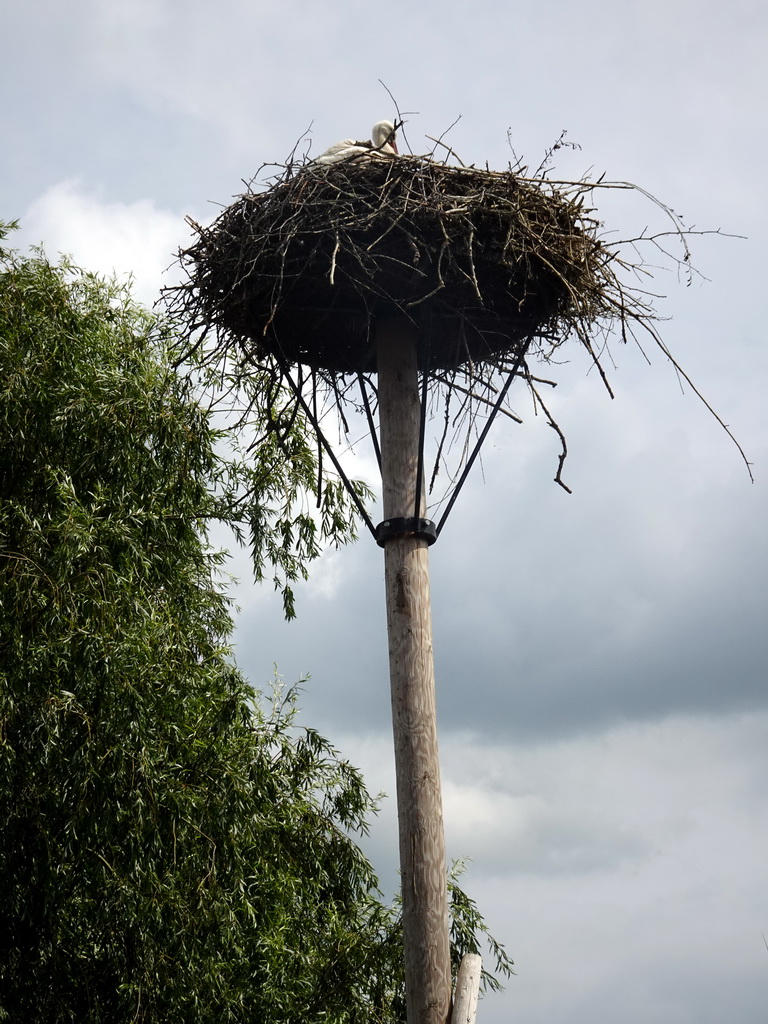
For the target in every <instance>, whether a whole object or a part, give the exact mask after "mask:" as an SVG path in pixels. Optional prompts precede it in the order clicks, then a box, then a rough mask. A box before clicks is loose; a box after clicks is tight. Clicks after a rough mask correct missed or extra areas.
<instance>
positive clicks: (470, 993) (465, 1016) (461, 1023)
mask: <svg viewBox="0 0 768 1024" xmlns="http://www.w3.org/2000/svg"><path fill="white" fill-rule="evenodd" d="M482 971H483V961H482V958H481V957H480V956H479V955H478V954H477V953H466V954H465V955H464V956H463V957H462V960H461V964H460V966H459V973H458V975H457V977H456V992H455V994H454V997H453V1012H452V1013H451V1024H475V1020H476V1019H477V1000H478V996H479V995H480V976H481V974H482Z"/></svg>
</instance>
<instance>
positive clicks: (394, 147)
mask: <svg viewBox="0 0 768 1024" xmlns="http://www.w3.org/2000/svg"><path fill="white" fill-rule="evenodd" d="M389 144H390V146H391V147H392V149H394V151H395V152H396V153H399V152H400V151H399V150H398V148H397V142H395V133H394V132H392V135H391V136H390V139H389Z"/></svg>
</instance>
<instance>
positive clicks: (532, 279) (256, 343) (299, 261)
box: [168, 156, 751, 489]
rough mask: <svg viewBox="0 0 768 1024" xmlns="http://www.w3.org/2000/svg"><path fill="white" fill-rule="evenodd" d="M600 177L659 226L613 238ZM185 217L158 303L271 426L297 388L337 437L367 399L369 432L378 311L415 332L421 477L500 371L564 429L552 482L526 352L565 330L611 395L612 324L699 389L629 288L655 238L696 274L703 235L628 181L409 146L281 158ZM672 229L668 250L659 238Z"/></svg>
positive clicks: (543, 349)
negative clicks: (431, 428)
mask: <svg viewBox="0 0 768 1024" xmlns="http://www.w3.org/2000/svg"><path fill="white" fill-rule="evenodd" d="M262 170H263V169H262ZM609 188H622V189H636V190H637V191H638V192H640V193H641V194H643V195H644V196H645V197H646V198H648V199H650V200H651V201H652V202H653V203H655V204H656V206H657V207H658V208H659V209H660V210H661V212H662V213H663V215H664V216H666V217H667V218H668V219H669V221H668V223H669V230H661V231H658V232H657V233H655V234H654V233H652V234H647V233H646V232H643V233H642V234H641V235H640V236H639V237H635V238H627V239H623V240H621V241H615V240H614V241H612V242H610V243H609V242H606V241H605V239H604V237H603V235H602V229H601V224H600V222H599V221H598V220H597V218H596V217H594V216H593V214H594V210H593V209H592V208H591V206H590V205H588V204H589V203H590V202H591V201H592V197H593V195H594V192H595V190H596V189H609ZM189 222H190V224H191V225H192V226H193V228H194V229H195V232H196V234H197V239H196V241H195V242H194V244H193V245H192V246H191V247H190V248H188V249H186V250H184V251H182V252H181V254H180V261H181V264H182V267H183V268H184V270H185V272H186V280H185V281H183V282H182V283H181V284H179V285H177V286H175V287H173V288H171V289H169V290H168V291H169V293H170V295H169V296H168V306H169V309H170V311H171V312H172V313H174V314H176V315H178V316H180V317H181V319H182V320H183V321H184V324H185V327H184V329H183V335H184V340H183V342H182V344H183V352H182V353H181V356H180V359H185V358H188V357H190V356H192V355H193V354H194V353H195V352H197V351H198V350H200V351H202V353H203V355H202V361H203V363H204V365H206V366H208V367H209V368H211V367H216V366H218V367H220V368H222V369H221V372H222V374H224V375H225V376H226V374H227V373H230V372H234V375H235V377H236V378H237V380H238V381H239V382H240V383H239V384H237V385H236V386H237V387H240V386H241V384H242V382H243V381H244V380H250V382H251V383H250V386H249V394H250V397H249V398H248V403H249V407H250V410H251V412H254V413H255V414H256V418H257V420H259V419H260V420H261V421H262V422H263V423H264V424H265V425H266V429H267V430H270V429H278V430H281V429H282V428H281V427H280V424H281V423H285V422H288V423H291V422H293V419H294V417H295V416H296V414H297V412H298V411H299V409H300V407H301V408H303V410H304V412H305V413H306V412H308V409H309V407H308V406H307V405H306V402H305V399H304V397H303V396H305V395H306V393H307V391H309V392H310V393H311V396H312V398H311V404H312V412H311V419H312V421H313V422H314V423H316V424H317V423H318V421H319V418H322V416H323V415H324V413H323V411H322V409H321V406H322V407H323V409H325V410H326V411H327V410H328V409H329V408H330V407H335V409H336V412H337V413H338V415H339V418H340V422H341V425H342V429H343V431H344V433H348V425H347V422H346V419H345V413H344V408H345V406H346V407H350V408H353V409H356V410H360V409H361V402H362V405H363V406H364V407H365V409H366V411H367V413H368V418H369V422H370V424H371V429H373V422H372V418H371V410H370V408H369V404H368V397H367V391H368V390H369V389H370V391H371V392H372V394H373V395H374V399H375V394H376V387H375V382H374V380H373V379H372V376H373V374H375V370H376V355H375V351H376V350H375V323H376V320H377V319H379V318H381V317H389V316H405V317H408V318H410V319H411V320H412V321H413V322H414V323H415V324H416V325H417V327H418V328H419V332H418V337H419V339H420V341H419V347H420V350H419V360H420V367H421V369H422V370H423V371H425V372H426V374H427V378H428V381H427V383H428V384H429V394H430V399H431V408H432V412H433V413H434V412H435V411H437V410H438V409H440V408H442V416H441V419H442V422H443V426H442V431H441V434H440V436H439V438H438V439H437V441H436V454H435V457H434V468H433V474H432V482H434V479H435V476H436V474H437V472H438V469H439V467H440V465H441V463H442V461H443V456H444V450H445V448H446V446H448V447H449V446H450V444H451V443H452V442H453V441H457V440H459V441H461V437H462V435H463V441H461V449H462V458H464V457H465V456H466V452H467V450H468V445H469V442H470V437H471V435H472V434H473V433H474V432H475V424H476V420H477V419H478V418H482V417H483V415H484V414H488V411H489V410H490V409H491V408H493V409H494V410H495V409H496V408H497V407H499V406H498V402H497V396H499V395H501V398H503V396H504V394H505V393H506V387H507V386H508V385H504V387H503V388H502V384H503V382H504V381H505V380H507V381H509V380H511V379H512V378H513V377H515V376H520V377H523V378H524V380H525V381H526V383H527V385H528V388H529V390H530V391H531V394H532V397H533V400H534V405H535V406H536V407H537V408H539V409H541V410H542V411H543V412H544V414H545V415H546V417H547V419H548V422H549V423H550V425H551V426H552V427H553V428H554V429H555V431H556V432H557V434H558V436H559V437H560V441H561V454H560V459H559V463H558V469H557V474H556V477H555V479H556V481H557V482H558V483H560V484H562V486H565V484H563V482H562V480H561V477H560V474H561V470H562V466H563V460H564V459H565V456H566V451H567V449H566V444H565V437H564V435H563V433H562V431H561V430H560V428H559V426H558V424H557V422H556V421H555V420H554V419H553V417H552V416H551V415H550V412H549V410H548V409H547V406H546V405H545V403H544V402H543V400H542V397H541V391H540V388H541V385H547V386H553V385H554V383H555V382H554V381H550V380H541V379H539V378H536V377H535V376H534V375H533V374H532V372H531V369H530V359H531V356H535V357H538V358H540V359H544V360H545V361H546V360H549V359H550V357H551V356H552V353H553V352H554V351H555V350H556V349H557V348H558V347H559V346H560V345H562V344H563V343H564V342H565V341H567V340H568V339H569V338H575V339H577V340H578V342H580V343H581V345H582V346H583V347H584V348H585V349H586V350H587V352H588V353H589V356H590V358H591V360H592V361H593V362H594V364H595V365H596V367H597V369H598V371H599V372H600V375H601V377H602V379H603V381H604V383H605V384H606V387H608V390H609V391H610V387H609V385H608V381H607V378H606V376H605V374H604V372H603V368H602V366H601V363H600V353H601V351H602V350H603V346H604V344H606V342H607V339H608V337H609V336H610V335H611V334H612V333H613V332H614V331H616V332H617V333H618V335H619V337H620V338H621V340H623V341H626V340H627V339H628V338H629V337H632V338H634V339H635V340H637V333H636V332H637V331H638V330H639V331H640V332H645V333H646V334H647V336H650V338H651V339H652V341H653V343H654V344H655V345H656V346H657V347H658V348H659V349H660V350H661V351H662V352H663V354H664V355H665V357H667V358H668V359H669V360H670V361H671V362H672V364H673V366H674V367H675V369H676V371H677V372H678V374H679V375H680V376H681V378H682V379H684V380H686V381H688V383H689V384H690V385H691V387H692V388H693V390H694V391H695V392H696V394H697V395H699V397H700V398H702V396H701V395H700V393H699V392H698V391H697V389H696V388H695V386H694V385H693V384H692V382H691V381H690V378H689V377H688V376H687V374H685V372H684V371H683V370H682V368H681V367H680V366H679V364H678V363H677V362H676V361H675V359H674V358H673V357H672V355H671V353H670V352H669V351H668V349H667V348H666V346H665V344H664V342H663V340H662V339H661V337H660V335H659V334H658V332H657V330H656V327H655V320H656V313H655V310H654V308H653V305H652V298H653V296H651V295H650V294H649V293H648V292H647V291H645V290H643V289H642V288H641V287H640V286H639V283H638V282H640V281H643V280H647V278H648V277H650V276H652V268H650V266H649V264H647V263H646V262H645V261H644V259H643V258H642V255H641V254H640V251H641V249H642V248H643V247H647V246H648V245H651V246H652V247H654V249H655V251H656V253H657V254H658V253H661V255H662V259H665V258H666V259H668V260H671V261H672V264H673V265H676V266H677V267H678V268H684V269H685V273H686V275H688V276H689V278H690V275H691V274H692V273H693V271H692V268H691V264H690V261H689V260H690V253H689V250H688V237H689V236H690V235H691V234H699V233H702V232H692V231H690V230H689V229H687V228H685V226H684V225H683V224H682V222H681V221H680V218H679V216H678V215H677V214H675V213H674V212H673V211H672V210H671V209H670V208H669V207H667V206H665V205H664V204H663V203H660V202H658V200H655V199H653V197H652V196H649V195H648V193H645V192H644V191H643V189H639V188H637V187H636V186H634V185H630V184H627V183H621V182H618V183H604V182H602V180H601V181H600V182H589V181H586V180H582V181H571V182H555V181H552V180H551V179H549V178H548V177H547V176H546V174H545V175H543V176H539V177H533V178H530V177H526V176H525V172H524V170H522V169H509V170H507V171H504V172H495V171H489V170H482V169H478V168H475V167H464V166H461V167H457V166H453V165H448V164H445V163H441V162H439V161H437V160H434V159H431V158H426V157H413V156H399V157H396V158H393V159H385V158H379V159H374V158H368V159H352V160H350V161H347V162H344V163H337V164H332V165H325V166H321V165H317V164H313V163H311V162H304V163H302V164H295V163H292V162H289V163H288V164H287V165H285V166H279V170H278V173H277V174H276V175H275V176H273V177H271V178H269V179H267V181H266V182H264V184H262V185H260V186H259V187H258V188H257V190H254V189H253V188H252V186H248V191H247V192H246V193H245V194H243V195H241V196H239V197H238V198H236V200H235V201H234V203H232V205H230V206H228V207H227V208H226V209H224V211H223V212H222V213H221V215H220V216H219V217H218V218H217V219H216V220H215V221H214V223H213V224H211V225H210V226H209V227H201V226H200V225H198V224H196V223H195V222H194V221H191V220H190V221H189ZM670 239H672V240H673V241H674V240H676V241H677V242H678V243H679V245H680V249H681V254H680V255H679V256H676V255H673V254H672V253H670V252H669V251H668V249H667V246H666V243H667V242H668V241H669V240H670ZM628 281H629V283H627V282H628ZM210 334H213V335H214V336H215V339H216V340H215V344H214V346H213V348H210V347H209V346H207V345H206V344H205V342H206V338H207V337H208V336H209V335H210ZM203 346H205V347H203ZM224 367H229V369H228V370H225V369H224ZM222 379H223V378H222ZM357 384H359V389H360V396H361V397H360V398H357V399H356V398H355V397H354V388H355V386H356V385H357ZM284 385H288V390H287V392H286V391H285V390H284ZM290 395H293V397H290ZM286 396H287V397H286ZM501 398H500V399H499V400H498V401H501ZM702 401H704V402H705V405H707V408H708V409H710V411H711V412H713V410H712V409H711V406H709V404H708V403H706V401H705V400H704V399H703V398H702ZM276 403H277V405H280V406H281V407H282V413H281V414H280V415H277V414H276V413H275V405H276ZM501 408H502V411H504V412H506V413H507V414H508V415H510V416H512V418H513V419H518V417H517V415H516V414H515V413H513V412H512V410H511V409H509V408H508V407H507V406H506V405H505V406H503V407H501ZM713 414H714V412H713ZM714 415H715V417H716V419H717V420H718V422H720V424H721V425H722V426H723V427H724V429H725V430H726V431H727V432H728V434H729V435H730V436H731V437H733V435H732V434H731V433H730V430H728V428H727V426H726V425H725V424H724V423H722V420H720V418H719V417H718V416H717V415H716V414H714ZM318 430H319V427H318ZM734 440H735V439H734ZM323 443H324V444H326V446H327V445H328V441H327V439H324V440H323ZM737 446H738V445H737ZM739 450H740V451H741V449H740V448H739ZM741 454H742V457H743V458H744V459H745V461H746V457H745V456H744V453H743V452H741ZM750 475H751V474H750ZM566 489H567V488H566Z"/></svg>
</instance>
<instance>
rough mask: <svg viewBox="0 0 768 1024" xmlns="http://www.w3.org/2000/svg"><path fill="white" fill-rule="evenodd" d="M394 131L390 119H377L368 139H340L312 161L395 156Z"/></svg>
mask: <svg viewBox="0 0 768 1024" xmlns="http://www.w3.org/2000/svg"><path fill="white" fill-rule="evenodd" d="M395 131H396V129H395V126H394V125H393V124H392V122H391V121H377V122H376V124H375V125H374V126H373V128H372V129H371V138H370V141H368V142H358V141H357V140H355V139H342V140H341V142H335V143H334V144H333V145H332V146H329V147H328V149H326V150H325V152H323V153H321V154H320V156H317V157H315V159H314V160H313V161H312V162H313V163H316V164H337V163H340V162H341V161H342V160H350V159H353V158H355V157H357V158H360V157H362V158H365V159H370V158H371V157H390V156H397V142H396V141H395Z"/></svg>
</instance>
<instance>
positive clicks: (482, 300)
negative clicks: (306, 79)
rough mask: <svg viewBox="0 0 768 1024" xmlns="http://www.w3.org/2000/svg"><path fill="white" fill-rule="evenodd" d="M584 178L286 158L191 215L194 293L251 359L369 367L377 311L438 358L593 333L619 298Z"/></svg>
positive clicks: (426, 361)
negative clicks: (220, 208) (196, 217)
mask: <svg viewBox="0 0 768 1024" xmlns="http://www.w3.org/2000/svg"><path fill="white" fill-rule="evenodd" d="M587 192H588V190H587V189H586V187H584V186H578V187H576V188H574V189H571V190H570V191H567V190H558V189H557V188H556V187H554V186H553V185H550V184H549V183H548V182H547V181H546V180H544V179H539V180H536V181H532V180H526V179H524V178H522V177H520V176H518V175H517V174H516V173H514V172H513V171H511V170H510V171H508V172H504V173H495V172H489V171H484V170H478V169H476V168H465V167H455V166H447V165H445V164H442V163H439V162H437V161H434V160H430V159H422V158H418V157H400V158H397V159H392V160H386V159H378V160H374V159H367V160H357V161H356V160H352V161H350V162H346V163H341V164H335V165H331V166H327V167H321V166H318V165H312V164H307V165H304V166H303V167H302V168H301V169H300V170H299V172H298V173H295V171H294V168H292V167H288V168H286V169H285V173H284V174H283V175H282V176H281V177H280V178H278V180H277V181H276V182H274V183H273V184H272V186H271V187H269V188H267V189H266V190H265V191H261V192H250V191H249V192H247V193H246V194H245V195H241V196H240V197H239V198H238V199H237V200H236V201H235V202H234V203H233V204H232V205H231V206H229V207H228V208H227V209H225V210H224V212H223V213H222V214H221V216H220V217H219V218H218V219H217V220H216V221H215V222H214V223H213V224H212V225H211V226H210V227H208V228H202V227H199V226H198V225H195V228H196V230H197V231H198V233H199V237H198V240H197V242H196V243H195V244H194V245H193V246H192V247H191V248H189V249H188V250H186V252H184V253H183V254H182V260H183V262H184V263H185V265H186V267H187V272H188V274H189V278H190V280H189V285H188V290H189V294H188V298H191V297H193V302H192V305H193V306H194V314H195V320H196V321H197V322H202V323H205V324H206V325H207V326H210V327H215V328H216V329H217V330H218V332H219V333H220V334H221V333H222V332H223V333H224V334H225V335H227V336H229V338H230V339H231V340H232V341H235V342H236V343H237V344H238V345H239V346H240V347H241V348H242V349H243V350H244V351H246V352H248V353H249V355H250V357H251V359H255V360H256V361H257V362H258V361H259V358H260V357H261V356H264V355H266V354H267V353H271V354H274V355H277V356H278V357H279V358H280V359H281V360H284V361H285V362H286V363H288V364H291V363H301V364H304V365H306V366H310V367H314V368H316V369H320V370H325V371H330V372H331V373H348V372H355V371H369V370H373V369H375V356H374V351H375V349H374V338H373V330H372V325H373V323H374V321H375V319H376V318H378V317H381V316H392V315H405V316H408V317H410V318H412V319H414V320H415V321H416V322H417V323H418V324H419V325H420V326H421V327H422V329H423V338H424V345H423V351H422V353H421V361H422V365H423V366H428V367H429V368H430V369H433V370H434V369H438V370H446V369H449V370H450V369H455V368H456V367H458V366H460V365H462V364H465V363H467V362H470V361H471V362H472V363H473V364H476V363H478V362H482V361H484V360H487V359H491V358H493V357H497V356H499V355H501V356H502V357H503V356H504V354H509V355H513V356H514V355H516V354H518V353H519V352H520V351H521V350H522V351H524V349H525V347H527V345H528V344H529V342H530V340H531V339H532V338H534V337H535V338H537V339H539V340H549V341H550V342H553V343H558V342H560V341H563V340H565V338H566V337H568V335H569V334H571V333H572V332H573V330H574V329H575V330H576V331H577V332H578V334H579V335H580V336H581V337H582V338H587V337H589V335H590V333H591V329H592V327H593V325H594V323H595V321H596V320H598V319H600V318H605V317H608V318H616V316H617V310H620V309H622V308H626V303H625V301H624V298H623V296H621V294H620V289H619V288H618V286H617V282H616V278H615V275H614V273H613V269H612V266H611V264H612V261H613V259H614V253H613V252H612V251H611V250H610V249H608V248H607V247H606V246H605V245H604V244H603V243H602V242H601V241H600V240H599V238H598V236H597V235H598V227H599V225H598V222H597V221H596V220H594V219H593V218H592V217H591V216H590V213H591V211H590V210H589V209H588V208H585V205H584V200H585V196H586V195H587ZM617 300H618V304H617Z"/></svg>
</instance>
